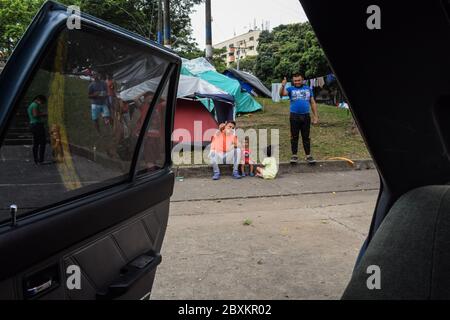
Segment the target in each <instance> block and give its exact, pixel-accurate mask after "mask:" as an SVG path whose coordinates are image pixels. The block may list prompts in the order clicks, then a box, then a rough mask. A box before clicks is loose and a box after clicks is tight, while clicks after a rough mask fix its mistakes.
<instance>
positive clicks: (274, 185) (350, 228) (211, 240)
mask: <svg viewBox="0 0 450 320" xmlns="http://www.w3.org/2000/svg"><path fill="white" fill-rule="evenodd" d="M378 188H379V180H378V175H377V172H376V171H375V170H364V171H349V172H334V173H333V172H327V173H319V174H314V173H305V174H296V175H283V176H282V177H281V178H279V179H277V180H274V181H263V180H259V179H254V178H246V179H243V180H242V181H234V180H231V179H230V178H227V177H226V178H224V179H223V180H222V181H220V182H213V181H210V180H209V179H186V180H184V181H183V182H177V183H176V187H175V194H174V197H173V199H172V205H171V215H170V218H169V226H168V229H167V235H166V238H165V242H164V245H163V249H162V255H163V263H162V264H161V266H160V267H159V269H158V273H157V276H156V280H155V285H154V287H153V294H152V298H153V299H338V298H339V297H340V296H341V294H342V292H343V290H344V289H345V286H346V284H347V283H348V281H349V279H350V276H351V272H352V269H353V266H354V263H355V260H356V257H357V255H358V252H359V249H360V247H361V245H362V243H363V241H364V239H365V237H366V235H367V232H368V229H369V225H370V221H371V217H372V214H373V210H374V207H375V203H376V199H377V196H378V191H377V190H378ZM244 222H246V223H244Z"/></svg>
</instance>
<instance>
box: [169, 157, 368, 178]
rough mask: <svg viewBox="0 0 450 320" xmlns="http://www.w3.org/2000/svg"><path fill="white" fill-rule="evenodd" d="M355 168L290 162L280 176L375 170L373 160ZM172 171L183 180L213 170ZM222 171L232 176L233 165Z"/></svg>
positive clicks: (189, 168)
mask: <svg viewBox="0 0 450 320" xmlns="http://www.w3.org/2000/svg"><path fill="white" fill-rule="evenodd" d="M353 162H354V163H355V165H354V166H351V165H349V164H348V163H347V162H346V161H340V160H323V161H317V163H316V165H314V166H311V165H309V164H308V163H306V162H299V163H298V164H296V165H292V164H290V163H288V162H282V163H280V170H279V175H283V174H293V173H321V172H341V171H358V170H372V169H375V165H374V163H373V160H371V159H362V160H353ZM172 170H173V171H174V172H175V175H176V177H183V178H210V177H211V175H212V169H211V167H210V166H208V165H198V166H173V168H172ZM220 170H221V172H222V175H231V174H232V166H231V165H221V166H220Z"/></svg>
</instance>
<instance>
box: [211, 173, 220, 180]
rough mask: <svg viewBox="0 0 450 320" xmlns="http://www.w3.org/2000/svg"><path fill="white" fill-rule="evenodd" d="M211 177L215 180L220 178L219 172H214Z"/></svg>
mask: <svg viewBox="0 0 450 320" xmlns="http://www.w3.org/2000/svg"><path fill="white" fill-rule="evenodd" d="M212 179H213V180H215V181H217V180H220V173H214V175H213V177H212Z"/></svg>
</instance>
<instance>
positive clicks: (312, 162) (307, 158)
mask: <svg viewBox="0 0 450 320" xmlns="http://www.w3.org/2000/svg"><path fill="white" fill-rule="evenodd" d="M306 161H307V162H308V163H309V164H316V162H317V161H316V160H314V158H313V157H312V156H308V157H306Z"/></svg>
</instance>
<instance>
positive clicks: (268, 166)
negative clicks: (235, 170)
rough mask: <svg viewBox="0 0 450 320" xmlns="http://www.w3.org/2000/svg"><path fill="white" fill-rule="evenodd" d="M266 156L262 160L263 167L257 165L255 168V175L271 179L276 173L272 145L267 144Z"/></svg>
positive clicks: (276, 165) (275, 160)
mask: <svg viewBox="0 0 450 320" xmlns="http://www.w3.org/2000/svg"><path fill="white" fill-rule="evenodd" d="M266 154H267V158H265V159H264V160H263V162H262V165H263V166H264V168H261V167H258V168H257V169H256V176H258V177H260V178H263V179H264V180H273V179H275V178H276V176H277V174H278V164H277V159H275V157H272V146H268V147H267V150H266Z"/></svg>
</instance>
